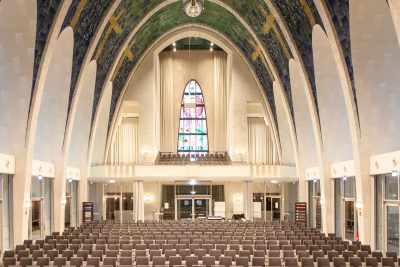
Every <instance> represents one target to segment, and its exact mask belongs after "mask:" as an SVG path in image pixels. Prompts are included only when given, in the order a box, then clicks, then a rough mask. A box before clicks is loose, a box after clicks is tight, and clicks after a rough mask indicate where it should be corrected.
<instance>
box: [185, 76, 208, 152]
mask: <svg viewBox="0 0 400 267" xmlns="http://www.w3.org/2000/svg"><path fill="white" fill-rule="evenodd" d="M178 152H179V153H189V154H190V155H200V154H205V153H207V152H208V135H207V116H206V106H205V104H204V97H203V93H202V91H201V88H200V85H199V84H198V83H197V82H196V81H195V80H191V81H189V82H188V84H187V85H186V87H185V90H184V91H183V97H182V103H181V111H180V119H179V131H178Z"/></svg>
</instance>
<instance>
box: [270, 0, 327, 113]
mask: <svg viewBox="0 0 400 267" xmlns="http://www.w3.org/2000/svg"><path fill="white" fill-rule="evenodd" d="M273 2H274V4H275V6H276V7H277V9H278V10H279V12H280V13H281V14H282V16H283V19H284V20H285V21H286V24H287V25H288V28H289V31H290V33H291V35H292V37H293V39H294V41H295V43H296V45H297V48H298V50H299V52H300V56H301V58H302V59H303V62H304V66H305V69H306V72H307V75H308V78H309V80H310V83H311V89H312V93H313V97H314V103H315V106H316V108H317V114H318V119H319V109H318V99H317V87H316V84H315V74H314V59H313V51H312V30H313V27H314V25H316V24H319V25H320V26H321V27H323V24H322V21H321V18H320V16H319V14H318V11H317V9H316V7H315V5H314V2H313V1H312V0H274V1H273Z"/></svg>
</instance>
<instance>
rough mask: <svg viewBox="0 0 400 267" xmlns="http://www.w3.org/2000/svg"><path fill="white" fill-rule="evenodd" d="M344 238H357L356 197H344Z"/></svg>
mask: <svg viewBox="0 0 400 267" xmlns="http://www.w3.org/2000/svg"><path fill="white" fill-rule="evenodd" d="M343 202H344V216H343V218H344V227H343V228H344V238H345V239H346V240H355V239H356V238H355V237H356V229H357V227H356V217H355V209H354V199H344V201H343Z"/></svg>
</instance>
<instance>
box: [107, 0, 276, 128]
mask: <svg viewBox="0 0 400 267" xmlns="http://www.w3.org/2000/svg"><path fill="white" fill-rule="evenodd" d="M193 22H194V20H193V19H191V18H189V17H188V16H186V15H185V13H184V12H183V11H182V5H181V3H180V2H175V3H173V4H170V5H168V6H166V7H164V8H162V9H161V10H159V11H157V12H156V13H155V14H154V15H153V16H152V17H151V18H150V19H149V20H148V21H147V22H146V23H145V24H144V25H143V26H142V27H141V28H140V30H139V31H138V32H137V33H136V35H135V37H134V38H133V39H132V41H131V42H130V43H129V45H128V48H127V50H126V51H125V52H124V56H123V57H122V58H121V59H120V61H119V63H118V68H117V70H116V73H114V75H113V93H112V102H111V112H110V118H112V116H113V114H114V112H115V109H116V104H117V102H118V99H119V97H120V94H121V92H122V89H123V87H124V85H125V83H126V82H127V78H128V76H129V74H130V72H131V70H132V69H133V68H134V66H135V64H137V63H138V60H139V59H140V57H141V56H142V55H143V54H144V53H145V51H146V49H147V48H148V47H149V46H150V45H151V44H152V43H154V41H156V39H157V38H159V37H160V36H161V35H162V34H163V33H165V32H167V31H169V30H172V29H173V28H175V27H177V26H181V25H184V24H188V23H193ZM195 22H196V23H197V24H201V25H206V26H208V27H211V28H213V29H215V30H217V31H218V32H220V33H221V34H223V35H224V36H225V37H226V38H229V39H230V41H231V42H232V43H234V44H235V45H236V46H237V47H238V48H239V50H241V51H242V53H243V55H244V56H245V58H246V59H247V61H248V62H249V64H250V65H251V66H252V68H253V70H254V71H255V73H256V75H257V77H258V79H259V80H260V83H261V85H262V87H263V89H264V91H265V94H266V96H267V99H268V102H269V105H270V106H271V110H272V112H273V115H274V120H275V123H277V117H276V111H275V101H274V94H273V89H272V82H273V77H272V75H271V74H270V70H269V68H268V64H267V62H266V60H265V58H264V57H263V56H262V54H261V52H260V49H259V47H258V46H257V45H256V41H255V40H254V39H253V38H252V36H251V34H250V33H249V32H248V31H247V30H246V29H245V27H244V26H243V25H242V24H241V23H240V22H239V21H238V20H237V19H236V18H235V16H234V15H232V14H231V13H229V12H227V11H226V10H225V9H224V8H223V7H221V6H219V5H217V4H214V3H207V9H205V11H204V12H203V13H202V14H201V15H200V16H199V17H198V18H196V19H195ZM226 25H230V27H226Z"/></svg>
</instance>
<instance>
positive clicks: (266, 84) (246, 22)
mask: <svg viewBox="0 0 400 267" xmlns="http://www.w3.org/2000/svg"><path fill="white" fill-rule="evenodd" d="M319 1H320V2H321V3H322V7H323V10H324V12H325V13H326V14H327V15H328V17H329V19H330V23H332V25H333V26H334V30H335V34H336V36H337V38H338V39H339V41H340V45H341V50H342V53H343V56H344V58H345V61H346V65H347V71H348V75H349V77H350V80H351V83H352V89H353V95H354V103H355V106H356V109H357V98H356V88H355V86H354V78H353V66H352V57H351V50H350V34H349V26H350V25H349V0H340V1H338V0H319ZM61 3H62V1H59V0H38V1H37V8H38V9H37V11H38V20H37V29H38V30H37V36H36V37H37V38H36V47H35V59H34V75H33V86H32V88H35V81H36V78H37V74H38V70H39V66H40V65H41V60H42V55H43V53H44V50H45V47H46V42H47V39H48V36H49V33H50V32H51V29H52V26H53V24H54V21H55V20H56V16H57V14H58V13H59V12H58V11H59V9H60V8H61ZM115 4H116V3H115V1H113V0H98V1H91V0H72V3H71V5H70V7H69V10H68V12H67V14H66V16H65V19H64V21H63V24H62V27H61V30H60V32H61V31H62V30H63V29H65V28H66V27H71V28H73V32H74V52H73V64H72V65H73V67H72V77H71V86H70V94H69V103H68V110H70V107H71V104H72V101H73V99H74V93H75V92H76V86H77V81H78V79H79V75H80V74H81V72H82V65H83V62H84V60H85V59H86V58H87V57H89V56H92V59H95V60H96V62H97V70H98V71H97V76H96V85H95V93H94V103H93V115H92V118H94V115H95V112H96V110H97V107H98V104H99V100H100V97H101V93H102V91H103V90H104V88H105V86H106V83H107V81H108V80H111V81H113V91H112V102H111V112H110V120H111V118H112V117H113V115H114V112H115V110H116V105H117V102H118V99H119V97H120V96H121V92H122V89H123V87H124V85H125V84H126V83H127V82H128V81H127V79H128V77H129V75H130V73H131V72H132V70H133V69H134V67H135V66H136V65H137V64H138V63H139V61H140V59H141V57H142V56H143V55H144V54H145V53H146V52H147V51H148V49H149V47H151V45H152V44H154V43H155V42H156V41H157V39H159V38H160V37H161V36H162V35H163V34H164V33H166V32H169V31H171V30H173V29H175V28H177V27H180V26H182V25H187V24H198V25H202V26H205V27H208V28H211V29H213V30H214V31H217V32H218V33H220V34H221V35H223V36H224V37H225V38H227V39H229V40H230V41H231V43H232V44H234V45H235V46H236V48H237V49H238V50H239V51H240V52H241V53H242V55H243V57H244V58H245V59H246V60H247V62H248V64H249V65H250V66H251V68H252V69H253V71H254V73H255V74H256V76H257V78H258V80H259V82H260V85H261V86H262V89H263V90H264V92H265V95H266V97H267V99H268V104H269V106H270V109H271V112H272V115H273V120H275V125H277V123H278V122H277V113H276V108H275V99H274V92H273V86H272V84H273V82H274V81H277V82H278V83H279V84H280V85H281V87H282V89H283V91H284V92H285V97H286V101H287V103H288V107H289V109H290V111H289V112H290V113H291V115H292V121H293V123H295V121H294V111H293V101H292V93H291V87H290V76H289V60H290V59H292V58H296V55H297V58H298V61H300V62H299V63H300V64H301V66H302V67H303V69H304V70H305V74H306V77H307V80H308V83H309V84H310V88H311V91H312V95H313V100H314V105H315V108H316V112H317V114H319V111H318V103H317V93H318V92H317V89H316V84H315V76H314V63H313V53H312V30H313V27H314V26H316V25H320V26H321V27H322V29H324V25H323V23H322V20H321V15H320V14H319V12H318V10H317V7H316V5H315V3H314V1H313V0H243V1H238V0H208V1H206V2H205V10H204V11H203V13H202V14H201V15H200V16H199V17H197V18H190V17H188V16H186V15H185V13H184V12H183V10H182V1H180V0H168V1H161V0H121V1H119V3H118V6H117V7H116V8H114V9H111V8H112V6H114V5H115ZM110 11H111V12H112V14H111V15H110V14H109V13H110ZM104 22H106V27H105V28H104V29H103V30H102V32H101V33H100V34H101V37H100V39H99V40H95V36H96V34H97V33H98V31H99V30H100V25H101V24H103V23H104ZM90 46H95V50H94V53H92V55H89V47H90ZM113 65H114V66H116V68H113ZM114 69H115V70H114ZM33 90H34V89H32V95H33V93H34V92H33ZM318 119H319V115H318Z"/></svg>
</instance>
